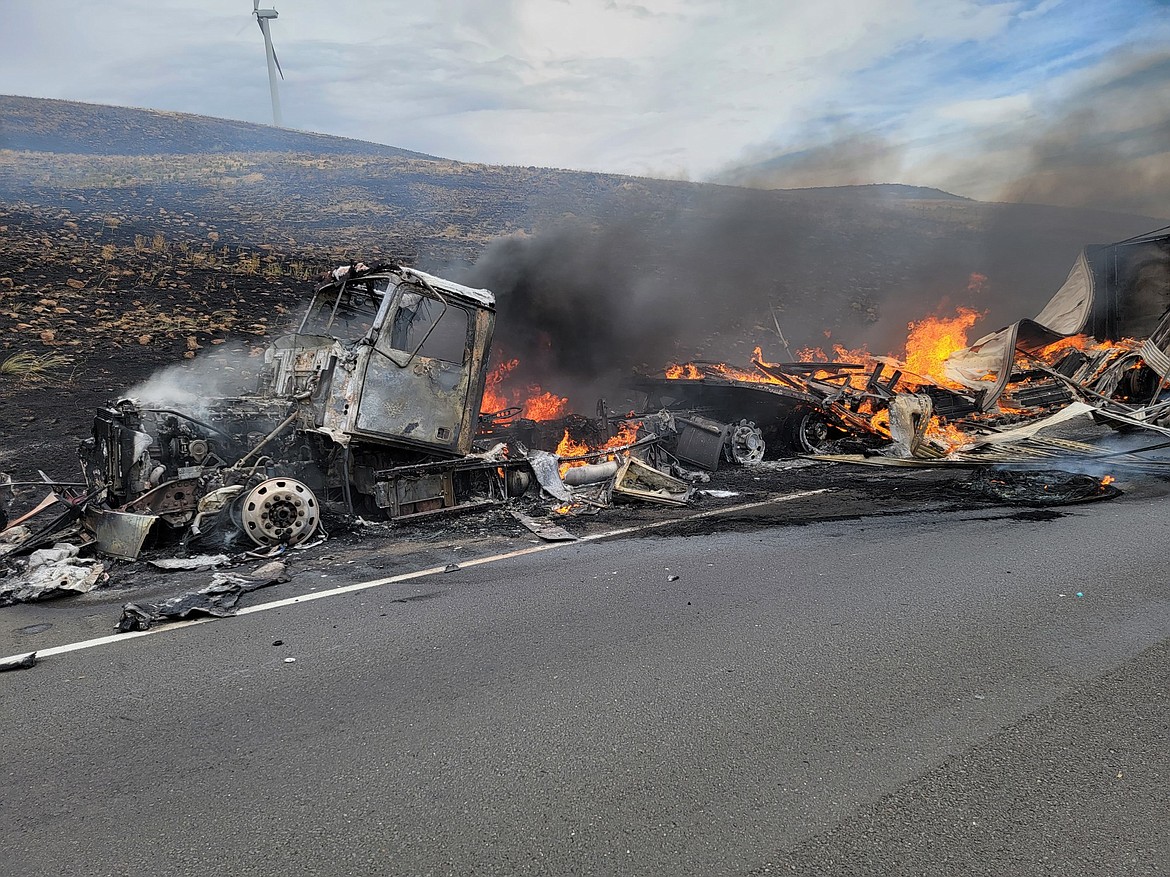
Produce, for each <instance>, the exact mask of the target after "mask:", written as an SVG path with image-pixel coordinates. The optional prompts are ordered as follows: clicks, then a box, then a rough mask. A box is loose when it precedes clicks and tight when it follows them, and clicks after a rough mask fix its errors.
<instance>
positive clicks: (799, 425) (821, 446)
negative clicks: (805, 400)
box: [789, 409, 838, 454]
mask: <svg viewBox="0 0 1170 877" xmlns="http://www.w3.org/2000/svg"><path fill="white" fill-rule="evenodd" d="M790 429H791V431H790V433H789V438H790V440H791V442H792V446H793V448H794V449H795V450H796V452H797V453H798V454H823V453H825V452H827V451H828V450H829V445H830V444H831V443H832V442H833V440H834V439H836V438H837V436H838V431H837V430H836V429H834V427H833V426H832V425H831V424H830V423H829V422H828V421H827V420H826V419H825V418H824V416H823V415H822V414H821V413H820V412H819V411H814V410H812V409H804V410H800V411H797V412H796V413H795V415H793V419H792V421H791V428H790Z"/></svg>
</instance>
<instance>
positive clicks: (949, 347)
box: [902, 307, 984, 390]
mask: <svg viewBox="0 0 1170 877" xmlns="http://www.w3.org/2000/svg"><path fill="white" fill-rule="evenodd" d="M982 316H984V314H981V313H980V312H979V311H976V310H973V309H971V308H963V307H961V308H958V312H957V313H956V315H955V316H953V317H939V316H931V317H926V318H925V319H922V320H916V321H914V322H912V323H910V326H909V329H910V334H909V335H908V336H907V337H906V351H905V353H904V354H903V356H902V360H903V361H904V362H905V363H906V368H907V369H908V370H909V371H911V372H913V373H914V374H916V375H921V376H922V377H924V378H929V379H930V380H932V381H934V382H935V383H936V384H941V385H942V386H944V387H950V388H951V389H953V390H961V389H963V388H962V387H961V386H959V385H958V384H956V383H954V382H953V381H950V380H948V379H947V377H946V373H945V372H944V370H943V366H944V364H945V363H946V361H947V357H949V356H950V355H951V354H952V353H954V352H955V351H956V350H962V349H963V348H964V347H966V346H967V332H968V330H969V329H970V328H971V327H972V326H974V325H975V321H976V320H978V319H979V318H980V317H982Z"/></svg>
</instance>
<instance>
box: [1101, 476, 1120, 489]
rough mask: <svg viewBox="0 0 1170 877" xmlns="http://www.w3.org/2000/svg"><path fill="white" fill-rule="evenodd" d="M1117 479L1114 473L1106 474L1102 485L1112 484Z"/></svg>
mask: <svg viewBox="0 0 1170 877" xmlns="http://www.w3.org/2000/svg"><path fill="white" fill-rule="evenodd" d="M1116 480H1117V479H1116V478H1114V477H1113V476H1112V475H1106V476H1105V477H1104V478H1102V479H1101V486H1102V487H1106V486H1108V485H1110V484H1112V483H1113V482H1114V481H1116Z"/></svg>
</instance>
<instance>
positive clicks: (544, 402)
mask: <svg viewBox="0 0 1170 877" xmlns="http://www.w3.org/2000/svg"><path fill="white" fill-rule="evenodd" d="M518 365H520V360H518V359H509V360H505V361H503V362H501V363H500V364H499V365H497V366H496V367H495V368H494V369H492V370H491V371H490V372H488V375H487V377H486V378H485V380H484V387H483V401H482V402H481V403H480V406H479V410H480V413H482V414H495V413H496V412H498V411H504V410H507V409H508V408H519V409H520V416H521V417H525V418H527V419H529V420H556V419H557V418H559V417H564V416H565V415H566V414H568V413H569V400H568V398H566V397H564V396H558V395H556V394H555V393H550V392H547V391H545V390H543V389H542V388H541V387H540V386H539V385H537V384H530V385H529V386H528V389H527V395H526V396H525V397H524V398H521V391H520V390H518V389H516V388H514V387H513V388H509V389H507V390H505V388H504V386H503V385H504V384H505V383H506V382H507V378H508V375H509V374H511V373H512V371H513V370H515V368H516V367H517V366H518Z"/></svg>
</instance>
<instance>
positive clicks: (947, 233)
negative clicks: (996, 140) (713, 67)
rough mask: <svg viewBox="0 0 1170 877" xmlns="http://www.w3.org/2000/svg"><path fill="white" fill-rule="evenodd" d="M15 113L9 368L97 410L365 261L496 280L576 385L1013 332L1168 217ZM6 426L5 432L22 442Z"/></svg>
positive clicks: (3, 288)
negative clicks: (771, 186) (1005, 327)
mask: <svg viewBox="0 0 1170 877" xmlns="http://www.w3.org/2000/svg"><path fill="white" fill-rule="evenodd" d="M0 119H2V121H0V360H3V359H4V358H6V357H7V356H8V355H10V354H11V353H14V352H20V351H27V352H32V353H36V354H45V353H59V354H62V355H64V356H67V357H68V359H69V362H70V363H71V365H70V369H71V373H72V375H73V377H72V381H73V383H72V384H71V385H70V386H71V387H73V388H74V389H75V390H76V391H77V392H79V393H81V392H82V391H83V390H84V392H89V393H91V394H92V395H91V397H90V398H79V400H78V404H79V405H80V406H81V408H82V409H83V410H85V409H88V408H89V407H91V406H90V404H89V403H90V402H91V401H92V400H93V398H99V397H101V398H104V397H105V396H106V395H111V394H116V393H118V392H121V391H122V390H123V389H125V387H126V386H127V385H128V383H132V382H133V381H134V380H136V379H137V377H139V376H141V374H144V373H146V372H148V371H149V370H150V369H152V368H154V367H156V366H157V365H159V364H162V363H165V362H171V361H175V360H181V359H182V358H183V357H184V356H187V355H194V354H195V353H196V352H199V351H205V350H206V349H207V348H209V347H212V346H215V345H218V344H223V343H227V342H229V341H232V342H237V341H239V340H240V339H243V340H245V341H247V340H249V339H251V341H252V342H253V345H254V344H255V343H256V342H260V341H262V340H263V339H264V338H265V337H266V336H267V335H268V334H270V333H271V332H273V331H276V330H278V329H281V328H283V327H284V326H285V325H287V324H288V322H290V321H291V320H292V314H293V313H295V311H296V308H297V306H298V299H299V298H300V296H301V295H302V294H303V293H304V292H305V291H306V289H307V288H308V283H307V280H308V279H310V278H311V277H313V276H315V275H317V274H319V273H320V272H321V271H323V270H324V269H326V268H328V267H330V266H333V265H336V264H339V263H342V262H345V261H348V260H349V259H352V258H357V259H365V260H366V261H371V260H384V259H400V260H403V261H406V262H409V263H413V264H415V265H417V266H419V267H422V268H425V269H430V270H436V271H439V272H441V273H448V274H452V275H454V276H455V277H456V279H462V280H464V281H466V282H470V283H473V284H477V285H486V286H489V287H490V288H492V289H493V290H494V291H495V292H496V293H497V296H498V298H499V303H500V304H499V311H500V319H499V329H498V335H497V339H498V341H499V345H498V346H499V347H501V348H506V349H507V350H509V352H510V353H512V354H513V355H520V356H521V358H522V359H525V360H529V359H531V361H533V362H535V361H537V358H536V355H537V354H540V362H541V368H542V369H543V370H544V371H543V372H542V374H541V375H540V376H538V377H539V378H540V380H541V381H542V382H544V383H552V384H554V385H555V383H556V379H557V378H558V376H562V377H564V376H569V377H573V378H574V380H577V381H578V383H579V382H580V379H581V378H582V376H583V375H585V374H589V375H593V376H594V377H597V376H600V375H601V374H602V373H603V372H607V371H615V372H616V371H620V370H622V369H627V368H630V367H635V366H637V367H648V368H656V367H660V366H661V365H662V364H663V362H664V361H665V360H667V359H672V358H679V359H683V358H691V357H695V356H712V357H714V356H719V357H729V358H736V359H739V360H740V361H743V360H746V358H747V356H748V355H749V353H750V350H751V348H752V347H753V346H754V345H755V344H757V343H762V344H763V345H764V349H765V354H766V355H769V356H771V357H772V358H782V357H783V356H784V355H785V354H784V351H782V350H781V349H780V348H779V347H778V339H777V336H776V333H775V322H774V320H778V321H779V322H780V323H781V324H782V326H783V329H784V332H785V334H786V335H787V337H788V339H789V340H790V341H791V342H792V343H793V346H801V345H806V344H821V343H823V341H824V333H825V332H831V333H832V335H833V338H834V339H835V340H840V341H843V342H846V343H849V344H855V343H858V342H867V343H869V344H870V345H871V347H872V348H873V349H875V350H878V351H881V352H886V351H893V350H895V349H896V347H897V345H898V344H900V342H901V340H902V338H903V337H904V334H905V327H906V322H907V321H908V320H910V319H914V318H917V317H921V316H923V315H925V314H926V313H929V312H931V311H933V310H935V309H937V308H940V307H942V308H944V309H945V308H950V307H953V306H955V305H959V304H963V305H969V306H973V307H976V308H979V309H980V310H984V311H987V312H988V317H987V319H986V322H985V325H984V326H981V327H977V329H978V328H987V329H993V328H996V327H997V326H998V325H1001V324H1003V323H1007V322H1010V321H1011V320H1014V319H1016V318H1017V317H1019V316H1023V315H1027V314H1029V313H1032V312H1034V311H1035V310H1036V308H1037V307H1038V306H1039V304H1040V303H1042V302H1043V301H1044V300H1045V299H1046V298H1047V297H1048V295H1049V294H1050V293H1051V292H1052V291H1053V290H1054V289H1055V288H1056V287H1057V286H1058V285H1059V283H1060V282H1061V281H1062V280H1063V279H1064V276H1065V273H1066V272H1067V270H1068V268H1069V266H1070V265H1071V263H1072V261H1073V259H1074V258H1075V256H1076V254H1077V252H1078V251H1079V249H1080V247H1081V246H1082V245H1083V244H1085V243H1090V242H1108V241H1113V240H1120V239H1122V238H1126V237H1129V236H1131V235H1134V234H1137V233H1140V232H1143V231H1146V230H1149V229H1150V228H1153V227H1155V226H1157V225H1159V224H1162V223H1159V222H1158V220H1155V219H1151V218H1148V217H1135V216H1126V215H1120V214H1115V213H1107V212H1102V211H1086V210H1068V209H1061V208H1051V207H1042V206H1033V205H1010V204H984V203H979V202H975V201H970V200H967V199H963V198H959V197H956V196H954V195H950V194H948V193H945V192H937V191H935V190H929V189H921V188H915V187H908V186H899V185H883V186H860V187H839V188H833V189H803V190H789V191H784V190H778V191H764V190H751V189H741V188H735V187H730V186H719V185H709V184H698V183H690V182H681V181H666V180H653V179H644V178H633V177H625V176H618V175H612V174H600V173H580V172H573V171H565V170H550V169H545V168H532V167H491V166H484V165H475V164H465V163H459V162H455V161H449V160H446V159H441V158H434V157H429V156H421V155H418V154H416V153H411V152H408V151H405V150H401V149H395V148H393V147H389V146H379V145H377V144H370V143H362V142H359V141H353V140H345V139H342V138H334V137H326V136H323V135H313V134H302V133H298V132H292V131H283V130H278V129H273V128H269V127H266V126H262V125H248V124H244V123H239V122H229V121H222V120H216V119H208V118H204V117H195V116H185V115H181V114H175V113H160V112H153V111H147V110H131V109H124V108H116V107H98V106H91V105H84V104H74V103H68V102H63V101H44V100H34V99H29V98H13V97H0ZM974 275H978V276H977V277H974V279H973V276H974ZM85 388H89V389H88V390H86V389H85ZM554 388H555V389H559V390H560V391H561V392H563V393H566V394H569V393H572V392H573V390H572V388H571V387H569V386H568V385H563V386H562V387H556V386H554ZM591 389H592V388H591ZM12 392H16V390H14V389H13V386H12V385H11V384H10V385H8V386H6V387H0V396H2V395H3V394H4V393H12ZM83 395H84V393H83ZM99 401H100V399H99ZM0 402H3V399H0ZM579 404H581V405H582V406H586V405H589V404H592V403H591V402H590V401H589V400H587V399H585V398H582V399H581V400H580V403H579ZM7 408H8V410H9V411H11V410H13V409H12V408H11V407H10V406H7ZM3 421H6V422H0V439H2V438H3V437H4V435H3V433H5V432H7V433H8V434H9V435H12V434H13V433H12V432H11V430H12V429H14V428H16V429H17V430H19V429H21V427H20V426H19V424H16V423H14V418H13V417H12V416H11V415H10V414H6V415H5V417H4V418H3ZM0 468H2V466H0Z"/></svg>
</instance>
